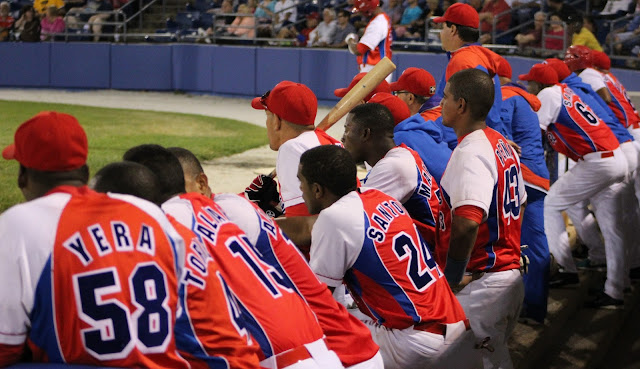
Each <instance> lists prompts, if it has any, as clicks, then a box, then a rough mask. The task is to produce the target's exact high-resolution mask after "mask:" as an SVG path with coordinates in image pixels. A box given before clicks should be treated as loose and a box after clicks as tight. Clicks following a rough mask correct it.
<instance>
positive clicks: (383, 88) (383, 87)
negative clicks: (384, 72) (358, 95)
mask: <svg viewBox="0 0 640 369" xmlns="http://www.w3.org/2000/svg"><path fill="white" fill-rule="evenodd" d="M366 75H367V73H365V72H362V73H358V74H356V76H355V77H353V79H352V80H351V83H349V86H348V87H345V88H338V89H336V90H333V94H334V95H336V96H337V97H344V95H346V94H347V92H349V91H351V89H352V88H353V87H354V86H355V85H356V84H357V83H358V82H360V80H361V79H362V78H363V77H364V76H366ZM378 92H387V93H391V87H389V83H388V82H387V81H385V80H384V79H383V80H382V82H380V84H379V85H377V86H376V88H374V89H373V91H371V93H369V95H367V96H366V97H365V98H364V101H365V102H367V101H369V99H370V98H371V97H372V96H373V95H375V94H377V93H378Z"/></svg>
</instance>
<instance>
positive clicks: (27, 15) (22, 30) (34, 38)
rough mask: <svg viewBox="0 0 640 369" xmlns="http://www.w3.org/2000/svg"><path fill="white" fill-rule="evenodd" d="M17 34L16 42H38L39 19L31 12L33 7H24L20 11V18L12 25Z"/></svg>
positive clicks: (33, 11)
mask: <svg viewBox="0 0 640 369" xmlns="http://www.w3.org/2000/svg"><path fill="white" fill-rule="evenodd" d="M13 27H14V29H15V32H16V33H17V34H19V36H17V37H18V40H20V41H23V42H38V41H40V19H39V18H38V16H37V15H36V12H35V10H33V5H25V6H23V7H22V9H21V10H20V17H19V18H18V20H17V21H16V22H15V24H14V25H13Z"/></svg>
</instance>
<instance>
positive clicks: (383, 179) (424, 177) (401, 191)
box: [362, 144, 440, 250]
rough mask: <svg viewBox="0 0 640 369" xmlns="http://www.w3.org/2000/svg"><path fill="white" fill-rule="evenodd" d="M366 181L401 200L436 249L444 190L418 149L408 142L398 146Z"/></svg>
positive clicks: (387, 154) (431, 245) (376, 166)
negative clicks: (437, 225)
mask: <svg viewBox="0 0 640 369" xmlns="http://www.w3.org/2000/svg"><path fill="white" fill-rule="evenodd" d="M362 182H363V185H364V186H366V187H369V188H375V189H377V190H380V191H382V192H384V193H386V194H387V195H389V196H391V197H393V198H395V199H396V200H398V201H400V202H401V203H402V205H403V206H404V207H405V208H406V209H407V211H409V215H411V218H412V219H413V222H414V223H415V225H416V227H418V230H419V231H420V234H421V235H422V237H424V239H425V241H427V243H429V246H430V247H431V249H432V250H433V247H434V246H435V236H436V234H435V228H436V224H437V222H438V208H439V205H438V196H440V194H439V193H438V192H439V191H440V189H439V187H438V184H437V183H436V181H435V180H434V179H433V176H431V173H429V170H428V169H427V167H426V165H425V164H424V162H423V161H422V159H421V158H420V155H419V154H418V153H417V152H415V151H413V150H412V149H410V148H409V147H407V146H406V145H405V144H402V145H400V146H396V147H394V148H393V149H391V150H389V151H388V152H387V153H386V154H385V156H384V157H383V158H382V159H380V161H378V162H377V163H376V165H374V166H373V168H371V170H370V171H369V173H368V174H367V177H366V178H365V179H364V180H363V181H362Z"/></svg>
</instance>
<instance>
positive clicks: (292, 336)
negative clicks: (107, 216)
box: [123, 145, 343, 369]
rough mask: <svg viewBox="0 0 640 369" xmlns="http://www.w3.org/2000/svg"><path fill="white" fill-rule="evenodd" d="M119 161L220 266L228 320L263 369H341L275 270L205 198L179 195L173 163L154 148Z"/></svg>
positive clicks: (304, 308) (280, 271)
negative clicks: (256, 351)
mask: <svg viewBox="0 0 640 369" xmlns="http://www.w3.org/2000/svg"><path fill="white" fill-rule="evenodd" d="M123 159H124V160H129V161H134V162H138V163H141V164H143V165H145V166H147V167H148V168H149V169H151V170H152V171H153V172H154V173H156V174H157V175H158V178H159V180H160V188H161V189H163V190H164V198H163V199H161V201H162V209H163V210H164V211H165V212H166V213H167V214H169V215H171V216H173V217H174V218H175V219H176V220H177V221H178V222H179V223H181V224H182V225H184V226H185V227H187V228H188V229H192V230H193V231H194V233H195V234H196V235H197V236H198V237H199V239H200V240H201V241H202V242H203V243H204V244H205V245H206V246H207V251H208V252H209V253H210V254H211V256H212V257H213V258H214V260H216V261H217V262H218V264H219V266H220V271H221V274H222V277H223V278H224V280H225V281H226V282H227V283H228V285H229V289H230V290H231V292H233V294H234V295H235V296H237V300H236V301H234V302H233V304H232V305H233V306H234V310H235V311H234V317H233V318H234V319H235V318H237V317H239V316H240V315H242V317H241V318H240V319H237V320H235V322H236V324H238V325H240V327H241V329H242V330H244V331H245V332H247V333H250V334H251V335H252V339H255V340H256V342H257V343H258V344H259V345H260V348H261V353H260V355H259V357H260V359H261V360H262V361H261V362H260V365H261V366H262V367H266V368H274V369H275V368H291V369H294V368H296V369H298V368H299V369H303V368H342V367H343V366H342V364H341V363H340V361H339V359H338V357H337V356H336V354H335V353H334V352H332V351H330V350H328V349H327V347H326V344H325V341H324V340H323V337H324V334H323V332H322V328H321V327H320V325H319V324H318V322H317V320H316V317H315V315H314V314H313V312H312V311H311V309H310V308H309V306H308V305H307V304H306V302H305V301H304V299H303V298H302V297H301V296H300V295H299V294H298V293H297V290H296V287H295V285H294V284H293V282H292V281H291V279H290V277H289V276H288V275H287V273H286V272H285V271H284V270H283V269H282V267H281V266H280V265H279V264H276V263H270V261H273V259H269V258H267V256H265V255H262V254H261V253H260V251H259V250H257V249H256V248H255V247H254V246H253V245H251V244H250V242H249V240H248V238H247V235H246V234H245V233H244V232H242V230H241V229H240V228H238V226H236V225H235V224H234V223H233V222H231V221H230V220H229V218H228V217H227V216H226V214H225V213H224V211H223V210H222V209H221V208H220V206H219V205H218V204H216V203H215V202H214V201H213V200H212V199H211V198H208V197H205V196H202V195H200V194H198V193H189V194H184V191H185V188H184V181H183V178H184V173H183V170H182V167H181V165H180V162H179V161H178V159H177V158H176V157H175V156H174V155H173V154H171V152H169V151H168V150H166V149H164V148H162V147H160V146H157V145H141V146H137V147H134V148H132V149H129V150H128V151H127V152H126V153H125V154H124V156H123Z"/></svg>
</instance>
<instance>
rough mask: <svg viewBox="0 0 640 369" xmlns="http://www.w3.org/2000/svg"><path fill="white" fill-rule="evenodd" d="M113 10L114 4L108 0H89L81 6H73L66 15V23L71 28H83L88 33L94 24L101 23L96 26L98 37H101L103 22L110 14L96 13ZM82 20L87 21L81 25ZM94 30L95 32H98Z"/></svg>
mask: <svg viewBox="0 0 640 369" xmlns="http://www.w3.org/2000/svg"><path fill="white" fill-rule="evenodd" d="M111 10H113V6H111V3H109V2H108V1H107V0H88V1H87V2H86V3H84V5H83V6H81V7H76V8H71V9H69V11H68V12H67V14H66V16H65V17H64V21H65V24H66V25H67V26H68V27H69V28H74V29H77V28H83V29H84V30H85V31H86V32H87V33H88V32H89V31H90V30H93V29H92V25H99V26H97V27H95V31H97V35H98V36H97V37H98V38H100V36H99V35H100V33H102V22H104V21H105V20H106V19H107V18H108V17H109V16H110V14H106V15H105V14H96V12H106V11H111ZM81 22H87V23H86V24H85V25H84V26H83V27H80V24H81ZM95 31H94V34H95V33H96V32H95Z"/></svg>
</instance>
